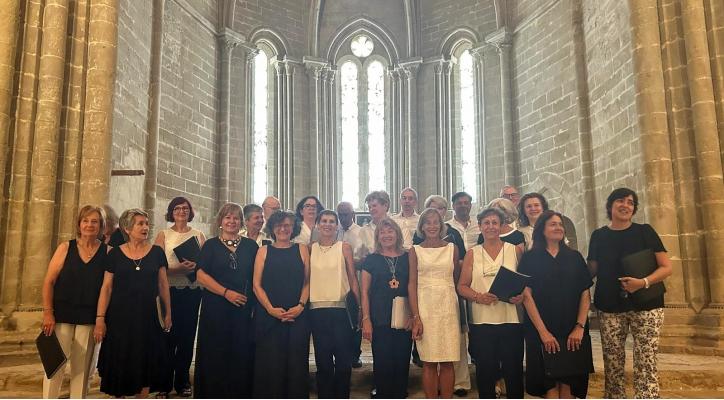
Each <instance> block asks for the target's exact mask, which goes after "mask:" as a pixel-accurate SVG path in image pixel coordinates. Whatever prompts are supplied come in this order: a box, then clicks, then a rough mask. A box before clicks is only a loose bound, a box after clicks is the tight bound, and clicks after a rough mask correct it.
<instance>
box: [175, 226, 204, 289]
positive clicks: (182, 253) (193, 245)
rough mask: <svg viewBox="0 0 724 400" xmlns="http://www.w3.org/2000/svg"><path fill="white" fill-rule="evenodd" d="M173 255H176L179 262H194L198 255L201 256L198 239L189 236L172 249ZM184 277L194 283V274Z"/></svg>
mask: <svg viewBox="0 0 724 400" xmlns="http://www.w3.org/2000/svg"><path fill="white" fill-rule="evenodd" d="M173 253H174V254H176V258H178V260H179V261H183V260H188V261H192V262H196V260H197V259H198V258H199V254H201V245H200V244H199V239H198V238H197V237H196V236H191V237H190V238H188V240H186V241H185V242H183V243H181V244H180V245H178V246H176V247H175V248H174V249H173ZM186 277H187V278H189V280H190V281H191V282H195V281H196V272H192V273H190V274H187V275H186Z"/></svg>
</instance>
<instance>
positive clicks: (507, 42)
mask: <svg viewBox="0 0 724 400" xmlns="http://www.w3.org/2000/svg"><path fill="white" fill-rule="evenodd" d="M485 43H486V44H488V45H490V46H493V47H494V48H495V50H497V51H498V53H500V52H502V51H504V50H508V49H510V47H511V46H512V45H513V32H511V31H510V29H508V27H507V26H504V27H502V28H500V29H498V30H497V31H495V32H493V33H491V34H490V35H488V36H486V37H485Z"/></svg>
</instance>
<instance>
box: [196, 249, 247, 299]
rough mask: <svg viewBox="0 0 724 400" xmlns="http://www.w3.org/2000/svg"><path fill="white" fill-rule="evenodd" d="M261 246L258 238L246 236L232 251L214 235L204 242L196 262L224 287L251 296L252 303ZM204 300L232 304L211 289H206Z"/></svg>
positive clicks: (198, 266)
mask: <svg viewBox="0 0 724 400" xmlns="http://www.w3.org/2000/svg"><path fill="white" fill-rule="evenodd" d="M258 249H259V247H258V246H257V244H256V242H255V241H253V240H251V239H248V238H245V237H242V238H241V241H240V242H239V244H238V246H237V247H236V251H235V252H233V253H232V252H231V251H229V249H228V248H227V247H226V246H224V244H223V243H222V242H221V240H220V239H219V238H218V237H213V238H211V239H209V240H207V241H206V242H204V246H203V247H202V248H201V254H199V260H198V261H197V262H196V265H197V268H199V269H202V270H204V272H205V273H207V274H208V275H209V276H210V277H212V278H214V280H215V281H216V282H218V283H219V284H220V285H221V286H223V287H225V288H227V289H229V290H233V291H235V292H238V293H241V294H243V295H245V296H247V297H249V299H248V300H247V304H248V305H250V306H252V305H253V304H254V303H253V300H254V299H253V296H254V291H253V290H252V279H253V277H254V259H255V258H256V252H257V250H258ZM204 301H210V302H216V301H220V302H223V303H228V301H227V300H226V299H225V298H224V297H222V296H218V295H216V294H214V293H211V292H210V291H208V290H204ZM230 305H231V304H230Z"/></svg>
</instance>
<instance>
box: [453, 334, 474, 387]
mask: <svg viewBox="0 0 724 400" xmlns="http://www.w3.org/2000/svg"><path fill="white" fill-rule="evenodd" d="M468 363H469V361H468V334H467V332H466V333H461V334H460V361H456V362H454V363H453V368H454V369H455V385H454V389H455V390H458V389H465V390H470V368H469V366H468Z"/></svg>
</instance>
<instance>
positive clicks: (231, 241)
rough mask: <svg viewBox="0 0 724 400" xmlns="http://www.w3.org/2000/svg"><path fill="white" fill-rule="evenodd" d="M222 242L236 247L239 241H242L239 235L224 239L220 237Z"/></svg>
mask: <svg viewBox="0 0 724 400" xmlns="http://www.w3.org/2000/svg"><path fill="white" fill-rule="evenodd" d="M220 239H221V241H222V242H224V244H225V245H227V246H229V247H236V246H238V245H239V242H241V237H239V236H237V237H236V238H235V239H224V238H220Z"/></svg>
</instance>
